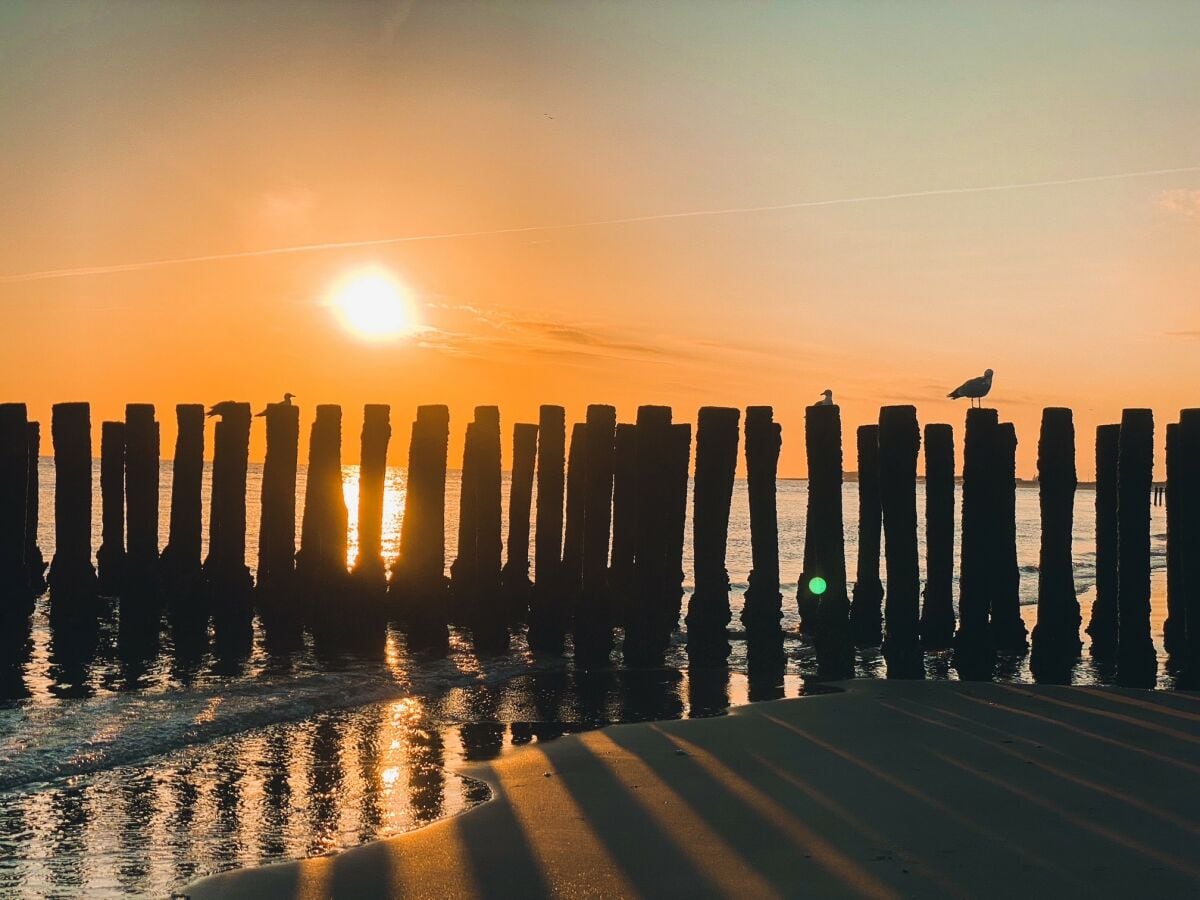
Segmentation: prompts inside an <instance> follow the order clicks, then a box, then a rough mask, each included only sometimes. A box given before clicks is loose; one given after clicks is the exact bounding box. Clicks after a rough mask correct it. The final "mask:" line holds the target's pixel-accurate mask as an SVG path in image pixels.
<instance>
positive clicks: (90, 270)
mask: <svg viewBox="0 0 1200 900" xmlns="http://www.w3.org/2000/svg"><path fill="white" fill-rule="evenodd" d="M1194 172H1200V165H1195V166H1177V167H1175V168H1171V169H1143V170H1140V171H1136V172H1111V173H1107V174H1104V175H1083V176H1080V177H1076V178H1054V179H1048V180H1045V181H1017V182H1009V183H1006V184H985V185H972V186H967V187H947V188H931V189H928V190H923V191H902V192H898V193H892V194H866V195H863V196H860V197H835V198H830V199H826V200H796V201H792V202H788V203H771V204H766V205H762V206H730V207H722V208H715V209H686V210H678V211H674V212H660V213H647V214H644V215H637V216H623V217H620V218H613V219H593V220H589V221H583V222H555V223H547V224H540V225H517V226H513V227H510V228H483V229H473V230H467V231H443V232H437V233H433V234H409V235H401V236H397V237H383V238H372V239H369V240H359V241H328V242H325V243H319V244H299V245H296V246H291V247H268V248H265V249H259V250H240V251H236V252H230V253H208V254H204V255H201V256H178V257H173V258H168V259H153V260H143V261H141V262H131V263H118V264H115V265H96V266H84V267H80V268H74V269H44V270H42V271H39V272H18V273H13V274H9V275H0V283H5V282H8V283H12V282H24V281H42V280H45V279H49V278H76V277H83V276H87V275H109V274H112V273H116V272H135V271H142V270H144V269H157V268H161V267H163V266H177V265H184V264H189V263H204V262H218V261H223V260H234V259H250V258H254V257H268V256H284V255H289V254H297V253H317V252H320V251H323V250H348V249H359V248H363V247H381V246H385V245H389V244H407V243H417V242H422V241H445V240H454V239H463V238H477V237H493V236H500V235H514V234H532V233H537V232H547V231H569V230H576V229H583V228H600V227H606V226H616V225H634V224H638V223H642V222H663V221H668V220H671V219H694V218H706V217H711V216H736V215H748V214H753V213H767V212H782V211H786V210H796V209H815V208H818V207H824V206H851V205H855V204H860V203H881V202H888V201H896V200H915V199H920V198H923V197H946V196H953V195H957V194H988V193H997V192H1002V191H1021V190H1032V189H1036V188H1046V187H1059V186H1063V185H1071V184H1093V183H1097V182H1103V181H1127V180H1129V179H1132V178H1148V177H1152V176H1158V175H1181V174H1187V173H1194Z"/></svg>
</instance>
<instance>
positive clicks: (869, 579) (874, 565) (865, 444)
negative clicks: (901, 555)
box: [850, 425, 883, 647]
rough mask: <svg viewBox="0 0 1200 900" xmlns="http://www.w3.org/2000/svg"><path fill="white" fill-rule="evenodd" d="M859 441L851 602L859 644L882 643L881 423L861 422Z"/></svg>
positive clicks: (852, 621) (857, 644)
mask: <svg viewBox="0 0 1200 900" xmlns="http://www.w3.org/2000/svg"><path fill="white" fill-rule="evenodd" d="M856 439H857V443H858V566H857V573H856V575H855V581H854V597H853V599H852V600H851V602H850V631H851V633H852V634H853V636H854V645H855V646H856V647H878V646H879V645H880V644H882V643H883V581H881V580H880V578H879V556H880V552H881V549H882V542H881V536H882V534H883V507H882V506H881V505H880V500H879V426H878V425H860V426H858V433H857V435H856Z"/></svg>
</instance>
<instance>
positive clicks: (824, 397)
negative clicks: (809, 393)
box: [817, 388, 833, 406]
mask: <svg viewBox="0 0 1200 900" xmlns="http://www.w3.org/2000/svg"><path fill="white" fill-rule="evenodd" d="M817 406H833V391H831V390H830V389H829V388H825V390H823V391H821V401H820V402H819V403H818V404H817Z"/></svg>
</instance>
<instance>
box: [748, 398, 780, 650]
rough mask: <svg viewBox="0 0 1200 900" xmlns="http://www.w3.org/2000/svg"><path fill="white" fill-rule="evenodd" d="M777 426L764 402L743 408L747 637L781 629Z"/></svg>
mask: <svg viewBox="0 0 1200 900" xmlns="http://www.w3.org/2000/svg"><path fill="white" fill-rule="evenodd" d="M782 445H783V436H782V429H781V427H780V425H779V423H778V422H775V421H774V419H773V411H772V409H771V407H769V406H749V407H747V408H746V488H747V493H748V494H749V502H750V556H751V569H750V577H749V579H748V582H749V583H748V585H747V587H746V598H745V605H744V606H743V607H742V624H743V625H745V627H746V632H747V637H763V638H774V637H775V636H777V635H779V634H781V628H780V625H779V622H780V620H781V619H782V618H783V595H782V594H781V593H780V591H779V519H778V515H777V512H776V496H775V477H776V473H777V471H778V469H779V450H780V447H782Z"/></svg>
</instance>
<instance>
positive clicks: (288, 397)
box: [254, 394, 296, 418]
mask: <svg viewBox="0 0 1200 900" xmlns="http://www.w3.org/2000/svg"><path fill="white" fill-rule="evenodd" d="M295 396H296V395H295V394H284V395H283V400H281V401H280V402H279V403H268V404H267V406H266V408H265V409H263V411H262V412H256V413H255V414H254V415H255V418H257V417H259V416H265V415H266V414H267V410H268V409H270V408H271V407H272V406H291V405H292V400H293V399H294V398H295Z"/></svg>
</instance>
